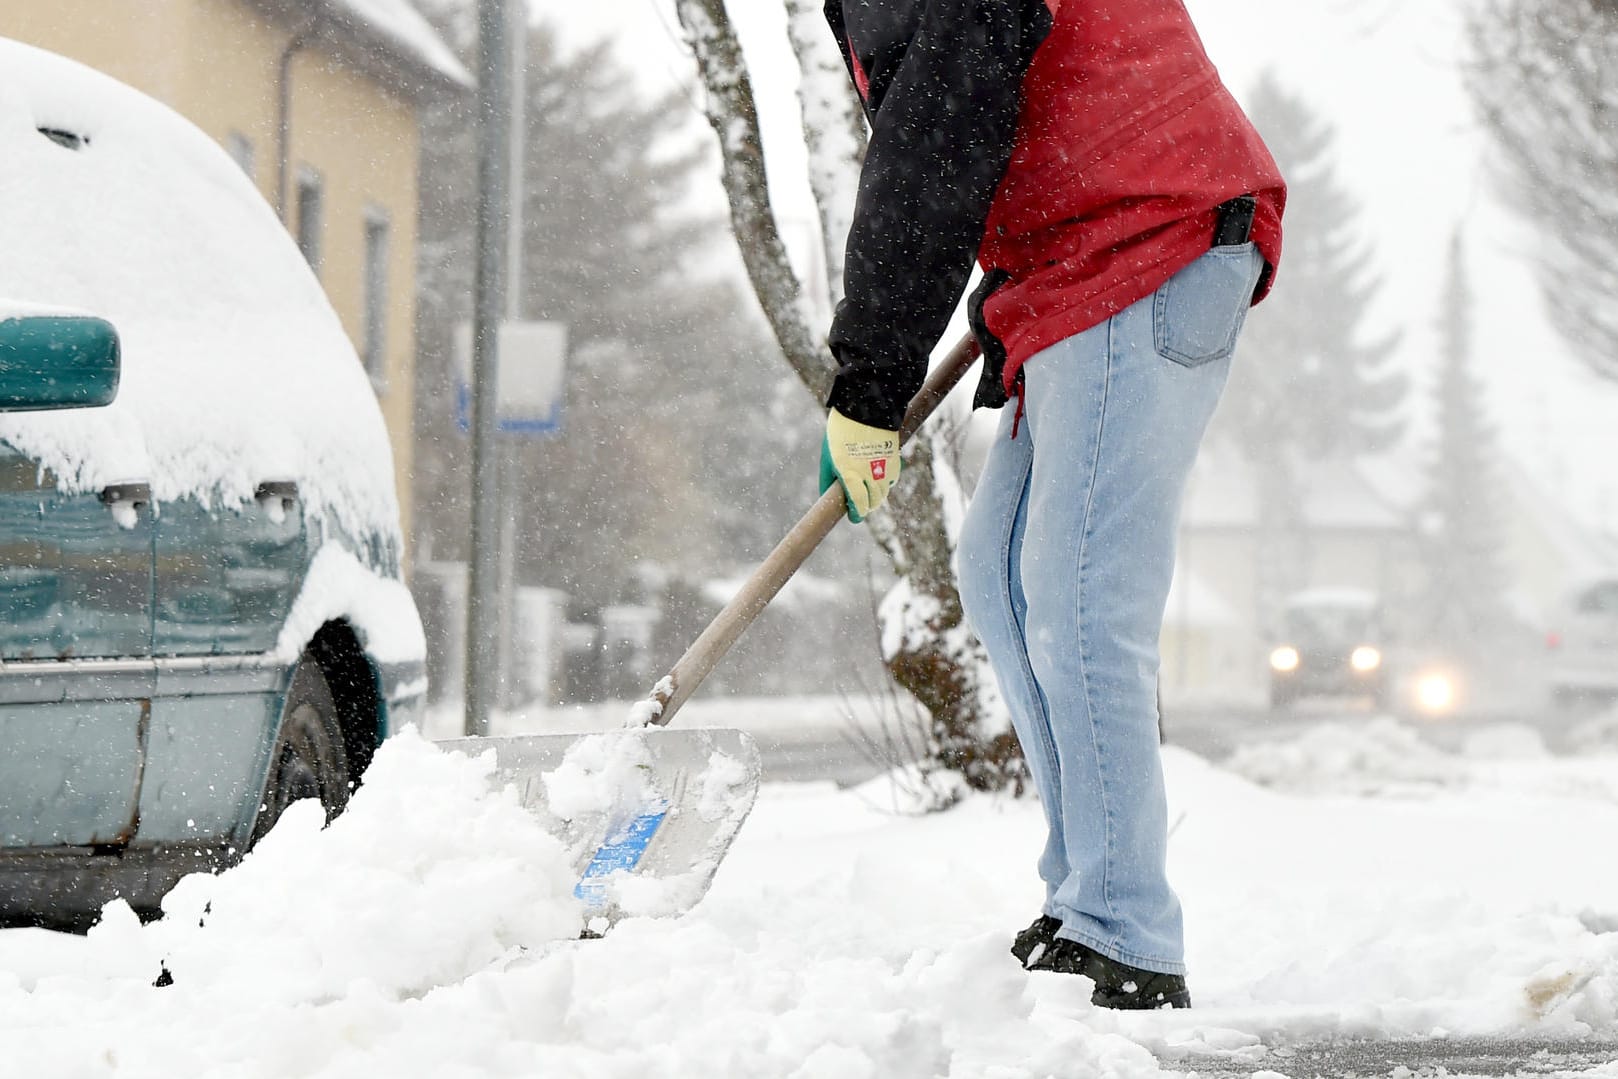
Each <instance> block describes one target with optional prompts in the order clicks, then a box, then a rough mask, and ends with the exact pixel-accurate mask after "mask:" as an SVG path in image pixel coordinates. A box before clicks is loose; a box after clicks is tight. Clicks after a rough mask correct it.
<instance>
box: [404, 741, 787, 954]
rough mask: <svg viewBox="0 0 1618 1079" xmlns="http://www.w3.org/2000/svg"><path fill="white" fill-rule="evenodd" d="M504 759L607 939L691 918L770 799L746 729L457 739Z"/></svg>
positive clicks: (508, 780)
mask: <svg viewBox="0 0 1618 1079" xmlns="http://www.w3.org/2000/svg"><path fill="white" fill-rule="evenodd" d="M436 744H437V746H438V747H439V748H440V749H444V750H448V751H454V752H460V753H465V754H467V755H468V756H473V757H476V756H478V755H480V754H482V753H484V752H485V751H487V750H490V749H492V750H494V752H495V776H494V779H495V781H496V782H497V783H500V784H510V785H512V786H513V787H515V788H516V791H517V795H518V798H519V799H520V800H521V801H522V804H523V805H524V806H525V807H526V808H527V809H528V810H529V811H530V812H532V813H534V814H535V815H536V816H537V817H539V819H540V822H541V823H542V824H543V825H544V826H545V827H546V828H547V829H548V830H549V831H550V832H551V833H552V834H554V835H556V836H557V837H558V838H560V839H561V840H562V842H563V843H564V844H566V846H567V848H568V851H569V853H570V854H571V855H572V857H573V864H574V868H575V870H576V871H577V873H578V879H579V883H578V886H577V887H576V888H575V889H574V892H575V894H576V895H577V896H578V897H579V898H580V899H581V900H583V901H584V904H585V908H586V910H587V911H588V918H589V923H588V924H589V927H590V928H591V929H592V930H593V931H596V932H600V931H602V930H603V929H604V928H605V927H606V926H608V925H611V924H612V923H613V922H615V921H617V920H618V919H620V918H624V917H631V916H649V917H657V916H664V915H672V914H680V913H682V912H684V911H686V910H689V909H690V908H691V907H692V906H693V905H694V904H695V903H696V902H697V900H699V899H701V898H702V897H703V895H704V894H705V893H706V892H707V891H708V885H709V883H710V882H712V880H713V875H714V872H715V871H716V870H717V869H718V868H719V863H720V861H721V860H722V859H723V858H724V856H725V852H726V851H727V850H728V849H729V847H730V842H731V840H732V839H734V838H735V837H736V833H737V831H738V830H740V828H741V826H742V822H743V821H744V820H746V819H747V814H748V813H749V812H750V811H751V810H752V808H753V801H754V799H756V798H757V797H758V784H759V775H760V771H761V768H760V764H759V756H758V746H757V745H756V744H754V742H753V739H752V738H751V737H749V736H748V735H747V734H746V733H744V732H742V731H738V730H717V729H714V730H709V729H704V730H668V729H666V728H641V729H629V730H620V731H608V732H605V733H602V734H590V735H578V734H535V735H515V736H511V737H502V738H457V739H451V740H448V741H441V742H438V743H436Z"/></svg>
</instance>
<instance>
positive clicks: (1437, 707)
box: [1416, 671, 1455, 713]
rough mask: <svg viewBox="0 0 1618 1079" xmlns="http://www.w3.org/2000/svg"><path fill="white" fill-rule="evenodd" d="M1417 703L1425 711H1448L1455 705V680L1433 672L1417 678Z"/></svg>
mask: <svg viewBox="0 0 1618 1079" xmlns="http://www.w3.org/2000/svg"><path fill="white" fill-rule="evenodd" d="M1416 704H1417V705H1419V706H1420V707H1421V710H1422V711H1423V712H1435V713H1436V712H1448V711H1449V710H1450V709H1451V708H1454V707H1455V680H1454V679H1452V678H1451V677H1450V676H1449V675H1447V674H1443V673H1440V672H1436V671H1435V672H1432V673H1429V674H1424V675H1422V676H1421V677H1420V678H1419V679H1417V680H1416Z"/></svg>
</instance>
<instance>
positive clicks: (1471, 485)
mask: <svg viewBox="0 0 1618 1079" xmlns="http://www.w3.org/2000/svg"><path fill="white" fill-rule="evenodd" d="M1463 251H1464V248H1463V246H1462V242H1461V237H1460V234H1459V233H1458V232H1457V234H1456V235H1455V237H1454V238H1453V240H1452V241H1451V243H1450V250H1449V269H1448V275H1447V277H1446V279H1445V285H1444V293H1443V297H1442V299H1441V301H1440V303H1441V306H1440V308H1439V313H1438V319H1439V325H1438V331H1439V342H1440V348H1439V354H1438V368H1437V372H1436V375H1437V379H1436V383H1435V385H1434V390H1433V393H1434V416H1435V433H1434V438H1433V444H1432V448H1431V451H1430V454H1429V457H1428V463H1427V476H1426V480H1427V482H1426V496H1425V500H1424V502H1423V504H1422V506H1421V508H1420V509H1419V510H1418V513H1417V519H1416V525H1417V532H1418V535H1419V537H1420V556H1421V570H1422V573H1421V580H1422V585H1421V595H1420V603H1419V605H1418V607H1417V623H1418V625H1419V627H1420V629H1421V630H1422V636H1423V641H1424V643H1425V644H1427V645H1429V646H1431V647H1434V648H1436V649H1438V650H1439V651H1441V652H1442V653H1444V654H1446V655H1449V656H1452V657H1455V658H1457V659H1460V660H1463V661H1469V662H1470V663H1472V664H1473V665H1474V668H1475V669H1481V666H1482V664H1481V663H1479V661H1481V660H1485V659H1486V657H1487V656H1488V655H1489V654H1490V652H1491V650H1492V649H1493V648H1495V647H1498V646H1499V644H1500V642H1501V640H1502V638H1503V635H1504V634H1505V633H1506V632H1507V631H1508V630H1509V629H1510V628H1511V625H1512V617H1511V614H1510V610H1509V608H1508V607H1507V606H1506V599H1505V597H1506V595H1507V592H1508V583H1509V582H1508V580H1507V576H1506V573H1505V569H1504V554H1503V552H1504V533H1503V530H1502V525H1503V520H1504V513H1503V509H1502V487H1501V474H1500V463H1499V458H1498V449H1497V445H1496V438H1495V432H1494V429H1493V426H1492V425H1491V423H1490V421H1489V416H1488V406H1487V403H1486V401H1485V399H1484V391H1483V383H1482V381H1481V380H1480V379H1479V378H1478V376H1477V373H1476V372H1475V371H1474V370H1473V368H1472V363H1473V353H1472V331H1471V321H1472V317H1473V313H1472V296H1471V290H1470V289H1469V287H1468V285H1467V281H1466V268H1465V264H1464V259H1463Z"/></svg>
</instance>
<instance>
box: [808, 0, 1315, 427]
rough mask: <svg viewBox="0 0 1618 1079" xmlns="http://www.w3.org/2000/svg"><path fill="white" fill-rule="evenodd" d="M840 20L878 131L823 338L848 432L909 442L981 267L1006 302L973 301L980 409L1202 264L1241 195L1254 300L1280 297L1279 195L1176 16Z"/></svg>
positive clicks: (1038, 8)
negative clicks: (922, 397)
mask: <svg viewBox="0 0 1618 1079" xmlns="http://www.w3.org/2000/svg"><path fill="white" fill-rule="evenodd" d="M1058 5H1059V6H1058ZM1053 7H1054V8H1055V10H1054V11H1053V10H1052V8H1053ZM826 16H827V19H828V21H829V22H830V24H831V27H832V31H833V33H834V34H835V35H836V36H837V39H838V41H839V42H840V43H841V45H842V47H843V50H844V58H845V60H846V61H847V62H848V65H849V70H850V74H851V75H852V77H853V79H854V81H855V85H856V86H857V87H859V89H860V91H861V94H862V96H863V97H864V99H865V103H866V111H867V116H868V118H869V119H870V121H871V129H872V133H871V141H870V145H869V147H868V149H867V154H866V162H865V166H864V168H863V169H862V171H861V175H860V191H859V198H858V201H857V203H856V206H855V215H854V222H853V227H852V228H851V229H850V232H849V239H848V249H847V258H846V266H845V273H846V295H845V298H844V300H843V301H842V303H841V304H839V306H838V310H837V315H836V317H835V319H834V320H833V323H832V330H831V334H830V343H831V347H832V351H833V353H834V354H835V355H836V357H837V359H838V362H839V373H838V376H837V380H836V382H835V384H834V386H833V389H832V393H831V397H830V399H829V400H828V404H830V405H831V406H833V407H835V408H837V409H838V410H839V411H841V412H843V413H844V414H845V415H848V416H851V417H852V418H854V419H857V420H860V421H861V422H864V423H869V424H872V425H873V426H878V427H886V428H895V427H897V426H898V420H899V418H900V417H901V416H902V415H903V413H904V407H905V405H906V403H908V401H909V399H910V397H911V396H912V395H913V394H914V393H915V391H916V390H917V389H919V388H920V385H921V382H922V379H923V378H924V377H925V375H926V369H927V357H928V355H929V354H930V353H931V351H932V348H933V346H934V345H936V344H937V342H938V339H939V337H941V336H942V335H943V331H944V328H945V325H946V324H947V322H948V320H949V316H950V314H951V312H952V311H953V310H954V307H955V305H956V304H957V303H958V302H959V298H960V294H961V291H962V290H963V288H964V286H965V282H966V278H967V276H968V274H969V273H970V270H971V264H972V258H973V256H974V255H976V256H977V259H978V261H979V262H980V263H981V264H982V266H983V268H984V270H985V272H986V277H985V284H986V286H987V287H988V288H989V289H992V291H990V292H988V294H987V296H986V298H984V297H982V296H980V297H975V298H974V299H975V303H974V307H975V308H976V307H977V306H978V304H979V303H981V312H980V313H978V317H977V318H975V319H974V328H975V329H976V330H977V331H978V336H979V339H980V342H981V343H982V344H983V345H984V352H985V358H986V363H985V368H986V369H985V376H986V377H985V383H984V385H982V386H980V388H979V393H978V403H979V404H988V405H997V404H1000V403H1002V402H1003V401H1004V400H1005V394H1006V393H1007V392H1009V391H1010V390H1011V388H1012V387H1013V385H1014V383H1015V380H1016V378H1017V372H1018V370H1019V368H1020V367H1021V366H1022V364H1023V363H1024V362H1025V361H1026V360H1027V359H1028V358H1029V357H1031V356H1033V355H1034V354H1035V353H1037V352H1039V351H1040V350H1042V349H1044V348H1046V347H1048V346H1050V345H1053V344H1055V343H1056V342H1058V341H1061V340H1063V339H1064V338H1066V337H1069V336H1072V335H1073V334H1076V333H1079V332H1081V331H1083V330H1085V329H1088V328H1089V327H1091V326H1094V325H1096V324H1098V323H1100V322H1102V321H1104V320H1105V319H1107V318H1109V317H1111V316H1112V315H1114V314H1116V313H1117V312H1119V311H1121V310H1123V309H1124V308H1126V307H1128V306H1129V305H1130V304H1132V303H1134V302H1136V301H1137V300H1140V299H1142V298H1144V297H1146V296H1149V295H1151V294H1152V293H1153V292H1154V291H1156V289H1157V288H1158V286H1160V285H1161V284H1163V282H1165V281H1167V280H1168V279H1169V278H1170V277H1172V276H1173V275H1174V274H1175V273H1176V272H1178V271H1179V270H1180V269H1182V268H1184V267H1185V266H1187V265H1189V264H1190V263H1191V262H1192V261H1193V260H1195V259H1196V258H1197V257H1198V256H1199V255H1201V254H1202V253H1203V252H1205V251H1206V250H1207V249H1208V247H1209V245H1210V242H1211V239H1212V236H1213V231H1214V223H1215V217H1216V208H1217V207H1218V206H1219V204H1220V203H1222V202H1224V201H1225V200H1227V199H1229V198H1232V197H1233V196H1236V195H1241V194H1249V193H1250V194H1255V195H1257V196H1258V210H1257V214H1256V216H1255V219H1254V222H1253V230H1252V237H1253V240H1254V241H1255V242H1256V243H1257V244H1258V247H1259V250H1260V252H1261V253H1262V254H1263V256H1264V258H1265V260H1266V262H1267V263H1268V264H1269V267H1270V271H1271V272H1269V273H1266V274H1265V277H1264V279H1263V280H1262V282H1261V284H1260V287H1259V290H1258V292H1257V293H1256V294H1255V296H1254V301H1255V302H1257V300H1258V299H1261V298H1262V297H1263V295H1264V294H1265V293H1266V292H1267V291H1268V288H1269V285H1270V282H1271V280H1272V279H1273V270H1274V268H1275V267H1276V266H1277V265H1279V263H1280V255H1281V213H1282V209H1283V206H1284V204H1285V200H1286V186H1285V183H1284V182H1283V180H1282V178H1281V175H1280V171H1279V170H1278V169H1277V168H1276V165H1275V162H1274V160H1273V159H1272V158H1271V157H1270V154H1269V152H1268V150H1266V149H1265V147H1264V144H1263V142H1262V140H1261V139H1260V138H1259V136H1258V134H1257V132H1256V131H1255V130H1254V129H1253V127H1252V125H1251V124H1250V123H1249V122H1248V120H1247V118H1246V116H1245V115H1243V113H1242V111H1241V109H1240V107H1239V106H1238V105H1237V104H1236V102H1235V100H1234V99H1233V98H1232V97H1231V96H1230V94H1229V92H1228V91H1227V90H1226V89H1225V88H1224V86H1223V84H1222V83H1221V82H1220V80H1219V75H1218V73H1217V72H1216V71H1215V70H1214V67H1213V64H1212V63H1211V62H1210V61H1209V60H1208V56H1207V53H1206V52H1205V50H1204V49H1203V46H1202V42H1201V40H1200V38H1199V37H1198V36H1197V32H1196V29H1195V28H1194V27H1193V26H1192V23H1191V18H1190V16H1189V15H1188V14H1187V12H1186V10H1185V8H1184V5H1183V4H1182V3H1181V0H827V2H826ZM1001 345H1003V351H1002V349H1001V347H1000V346H1001Z"/></svg>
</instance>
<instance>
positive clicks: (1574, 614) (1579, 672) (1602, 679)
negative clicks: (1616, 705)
mask: <svg viewBox="0 0 1618 1079" xmlns="http://www.w3.org/2000/svg"><path fill="white" fill-rule="evenodd" d="M1546 644H1547V646H1548V647H1549V650H1550V671H1551V673H1550V682H1551V693H1552V695H1553V696H1554V697H1555V699H1556V702H1557V703H1558V704H1562V705H1576V704H1580V703H1591V704H1603V703H1609V702H1612V701H1618V577H1609V578H1605V579H1601V580H1595V581H1590V582H1587V583H1585V584H1584V585H1583V586H1582V587H1580V588H1578V589H1575V590H1574V592H1573V594H1572V595H1571V596H1570V597H1569V599H1568V602H1567V604H1566V606H1565V607H1564V609H1563V610H1562V612H1561V615H1560V617H1559V619H1558V621H1557V624H1556V625H1555V626H1554V627H1553V628H1552V630H1551V631H1550V633H1549V634H1548V635H1547V638H1546Z"/></svg>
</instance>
